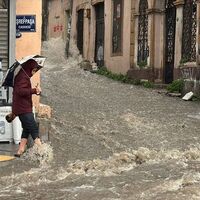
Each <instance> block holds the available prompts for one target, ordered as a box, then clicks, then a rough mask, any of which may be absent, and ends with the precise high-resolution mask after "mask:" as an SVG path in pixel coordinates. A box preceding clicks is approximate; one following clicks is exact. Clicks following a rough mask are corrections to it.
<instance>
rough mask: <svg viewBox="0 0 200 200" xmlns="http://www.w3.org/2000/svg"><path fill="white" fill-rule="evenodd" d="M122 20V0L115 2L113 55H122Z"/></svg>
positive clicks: (114, 0) (115, 0)
mask: <svg viewBox="0 0 200 200" xmlns="http://www.w3.org/2000/svg"><path fill="white" fill-rule="evenodd" d="M122 20H123V4H122V0H113V34H112V53H113V54H120V53H122V27H123V26H122Z"/></svg>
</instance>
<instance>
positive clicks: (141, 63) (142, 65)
mask: <svg viewBox="0 0 200 200" xmlns="http://www.w3.org/2000/svg"><path fill="white" fill-rule="evenodd" d="M137 64H138V66H139V68H140V69H142V68H144V67H146V66H147V60H143V61H140V62H138V63H137Z"/></svg>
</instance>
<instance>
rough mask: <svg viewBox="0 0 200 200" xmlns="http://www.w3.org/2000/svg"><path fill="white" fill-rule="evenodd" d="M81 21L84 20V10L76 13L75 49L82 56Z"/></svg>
mask: <svg viewBox="0 0 200 200" xmlns="http://www.w3.org/2000/svg"><path fill="white" fill-rule="evenodd" d="M83 19H84V10H83V9H81V10H79V11H78V21H77V47H78V50H79V52H80V54H82V55H83V27H84V25H83V22H84V21H83Z"/></svg>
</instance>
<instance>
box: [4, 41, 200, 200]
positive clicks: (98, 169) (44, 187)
mask: <svg viewBox="0 0 200 200" xmlns="http://www.w3.org/2000/svg"><path fill="white" fill-rule="evenodd" d="M63 49H64V43H63V42H62V41H61V40H60V39H54V40H51V41H49V42H47V43H45V44H44V47H43V54H44V55H46V56H47V57H48V59H47V62H46V64H45V67H44V69H42V70H41V79H42V88H43V96H42V99H41V101H42V103H46V104H48V105H50V106H51V107H52V109H53V116H52V119H51V133H50V142H49V143H44V144H43V145H42V147H40V148H38V147H33V148H32V149H29V150H28V151H27V152H26V154H25V155H24V156H23V157H22V158H20V159H18V160H15V161H12V162H10V163H9V165H7V166H5V167H3V166H2V168H1V171H0V172H1V176H0V199H1V200H4V199H5V200H8V199H16V200H19V199H20V200H25V199H33V200H35V199H38V200H39V199H41V200H50V199H52V200H54V199H56V200H57V199H64V200H90V199H91V200H176V199H177V200H196V199H200V138H199V129H200V123H199V119H200V117H199V116H200V115H199V113H200V108H199V103H195V102H184V101H182V100H181V99H178V98H169V97H167V96H165V95H162V94H158V93H157V91H156V90H150V89H145V88H142V87H139V86H130V85H126V84H121V83H119V82H115V81H113V80H109V79H107V78H105V77H102V76H98V75H96V74H92V73H90V72H87V71H83V70H82V69H80V67H79V65H78V63H79V62H80V61H81V59H82V58H81V57H80V56H79V55H78V54H77V50H76V48H75V47H74V46H73V47H72V49H71V55H72V56H71V57H70V58H69V59H65V58H64V54H62V52H64V50H63Z"/></svg>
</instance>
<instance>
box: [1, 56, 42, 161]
mask: <svg viewBox="0 0 200 200" xmlns="http://www.w3.org/2000/svg"><path fill="white" fill-rule="evenodd" d="M45 60H46V57H43V56H40V55H30V56H26V57H24V58H23V59H22V60H20V61H17V60H16V62H15V63H14V64H13V65H12V66H11V67H10V68H9V69H8V70H7V72H6V74H5V76H4V78H3V81H2V86H5V87H13V96H12V99H13V101H12V113H10V114H8V115H7V116H6V120H7V121H8V122H9V123H10V122H12V121H13V120H14V118H15V117H16V116H18V117H19V119H20V121H21V124H22V128H23V131H22V135H21V141H20V145H19V149H18V151H17V153H16V154H15V156H16V157H20V156H21V155H22V154H23V153H24V151H25V148H26V144H27V142H28V137H29V135H31V136H32V138H33V140H34V143H35V144H36V145H41V140H40V138H39V128H38V126H37V123H36V121H35V118H34V114H33V111H32V107H33V102H32V95H40V93H41V88H40V87H39V85H38V84H37V85H36V86H35V87H34V88H32V86H31V80H30V79H31V77H32V76H33V75H34V74H35V73H36V72H37V71H38V70H39V69H41V68H42V67H43V66H44V62H45Z"/></svg>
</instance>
